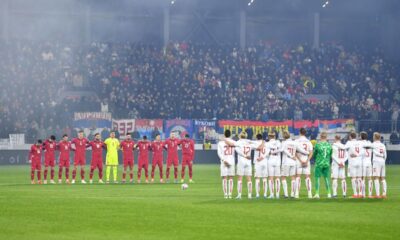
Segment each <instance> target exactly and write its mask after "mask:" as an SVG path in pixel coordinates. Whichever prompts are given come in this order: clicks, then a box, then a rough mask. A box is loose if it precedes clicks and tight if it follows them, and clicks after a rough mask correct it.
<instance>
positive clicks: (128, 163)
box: [124, 158, 133, 168]
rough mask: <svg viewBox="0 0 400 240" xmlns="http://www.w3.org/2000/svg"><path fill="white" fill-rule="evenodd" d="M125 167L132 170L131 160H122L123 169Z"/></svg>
mask: <svg viewBox="0 0 400 240" xmlns="http://www.w3.org/2000/svg"><path fill="white" fill-rule="evenodd" d="M125 167H130V168H133V158H131V159H125V158H124V168H125Z"/></svg>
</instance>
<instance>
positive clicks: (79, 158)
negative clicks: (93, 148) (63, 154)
mask: <svg viewBox="0 0 400 240" xmlns="http://www.w3.org/2000/svg"><path fill="white" fill-rule="evenodd" d="M85 164H86V161H85V155H83V156H81V155H75V157H74V165H75V166H77V165H81V166H82V165H85Z"/></svg>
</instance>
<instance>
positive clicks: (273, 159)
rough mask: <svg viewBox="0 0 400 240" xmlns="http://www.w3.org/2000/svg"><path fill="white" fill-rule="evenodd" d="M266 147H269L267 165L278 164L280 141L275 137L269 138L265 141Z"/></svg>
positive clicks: (279, 161)
mask: <svg viewBox="0 0 400 240" xmlns="http://www.w3.org/2000/svg"><path fill="white" fill-rule="evenodd" d="M266 145H267V148H268V149H270V151H269V156H268V165H271V166H280V165H281V148H282V147H281V142H280V141H279V140H276V139H271V140H269V141H268V142H267V143H266Z"/></svg>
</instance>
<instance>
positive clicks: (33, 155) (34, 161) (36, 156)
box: [29, 139, 42, 184]
mask: <svg viewBox="0 0 400 240" xmlns="http://www.w3.org/2000/svg"><path fill="white" fill-rule="evenodd" d="M41 161H42V140H40V139H39V140H37V142H36V143H35V144H33V145H32V146H31V150H30V151H29V162H30V163H31V183H32V184H35V171H36V174H37V180H38V184H41V183H42V182H41V171H42V163H41Z"/></svg>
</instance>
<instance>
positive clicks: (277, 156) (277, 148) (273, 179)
mask: <svg viewBox="0 0 400 240" xmlns="http://www.w3.org/2000/svg"><path fill="white" fill-rule="evenodd" d="M268 139H269V141H268V142H267V144H266V145H267V148H269V149H270V151H269V156H268V184H269V192H270V195H269V197H268V198H274V192H275V197H276V198H279V192H280V189H281V179H280V177H281V142H280V141H279V140H276V139H275V132H269V133H268ZM274 183H275V186H274ZM274 190H275V191H274Z"/></svg>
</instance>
